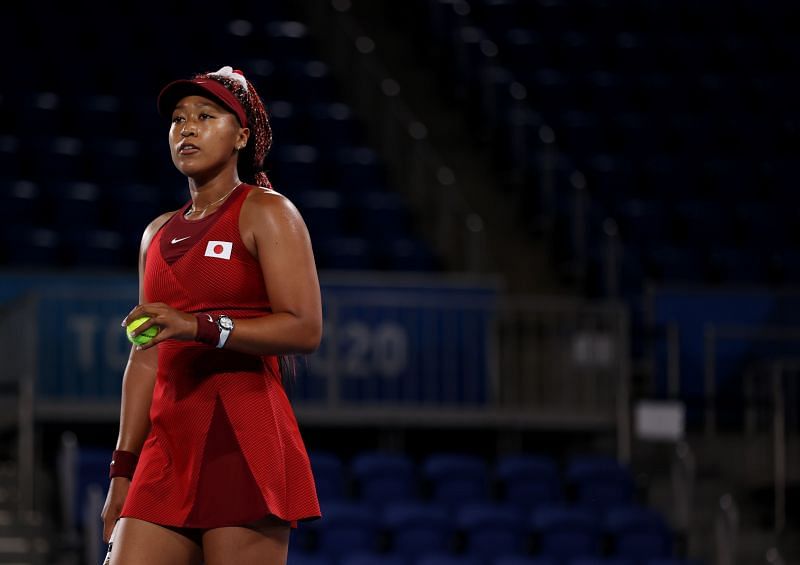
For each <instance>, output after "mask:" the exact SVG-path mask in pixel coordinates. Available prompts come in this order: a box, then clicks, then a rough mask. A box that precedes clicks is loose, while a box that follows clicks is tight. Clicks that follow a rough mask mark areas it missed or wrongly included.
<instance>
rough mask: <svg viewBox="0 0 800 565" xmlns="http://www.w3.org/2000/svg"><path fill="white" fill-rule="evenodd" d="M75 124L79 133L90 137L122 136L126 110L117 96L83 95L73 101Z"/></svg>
mask: <svg viewBox="0 0 800 565" xmlns="http://www.w3.org/2000/svg"><path fill="white" fill-rule="evenodd" d="M74 105H75V122H76V125H77V126H78V127H79V128H80V131H84V132H88V133H89V134H90V135H93V136H94V135H98V136H99V135H122V134H123V129H124V124H125V121H124V120H123V115H124V113H125V110H126V108H125V107H124V106H123V102H122V100H121V99H120V98H119V97H118V96H114V95H111V94H85V93H83V94H82V95H79V96H77V97H76V98H75V100H74Z"/></svg>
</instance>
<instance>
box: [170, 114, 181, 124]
mask: <svg viewBox="0 0 800 565" xmlns="http://www.w3.org/2000/svg"><path fill="white" fill-rule="evenodd" d="M182 121H183V116H174V117H173V118H172V123H173V124H177V123H178V122H182Z"/></svg>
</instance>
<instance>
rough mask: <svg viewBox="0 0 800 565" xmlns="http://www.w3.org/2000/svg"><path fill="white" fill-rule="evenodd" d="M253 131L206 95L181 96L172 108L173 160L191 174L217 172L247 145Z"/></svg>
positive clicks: (171, 151)
mask: <svg viewBox="0 0 800 565" xmlns="http://www.w3.org/2000/svg"><path fill="white" fill-rule="evenodd" d="M249 134H250V130H249V129H247V128H243V127H241V126H240V125H239V121H238V120H237V119H236V116H235V115H234V114H232V113H231V112H229V111H228V110H227V109H225V108H223V107H222V106H220V105H219V104H217V103H216V102H214V101H213V100H211V99H209V98H206V97H204V96H195V95H193V96H186V97H184V98H181V99H180V100H179V101H178V103H177V104H176V105H175V109H174V110H173V111H172V126H171V127H170V129H169V145H170V153H171V154H172V162H173V163H175V166H176V167H177V168H178V170H179V171H180V172H182V173H183V174H184V175H186V176H188V177H195V176H204V175H207V174H212V175H213V174H215V173H217V172H219V171H221V170H222V169H224V168H225V167H226V166H228V165H229V164H230V163H231V161H233V164H234V166H235V164H236V160H237V149H242V148H243V147H244V146H245V145H246V144H247V138H248V136H249Z"/></svg>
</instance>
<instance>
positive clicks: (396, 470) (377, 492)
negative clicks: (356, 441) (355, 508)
mask: <svg viewBox="0 0 800 565" xmlns="http://www.w3.org/2000/svg"><path fill="white" fill-rule="evenodd" d="M350 471H351V473H352V475H353V477H354V478H355V480H356V483H357V487H358V494H359V497H360V499H361V500H362V501H363V502H367V503H370V504H374V505H380V504H384V503H387V502H394V501H402V500H411V499H414V498H416V496H417V492H416V484H417V483H416V477H415V476H414V463H413V461H411V459H410V458H409V457H407V456H405V455H402V454H399V453H384V452H364V453H359V454H357V455H356V456H355V457H354V458H353V460H352V461H351V462H350Z"/></svg>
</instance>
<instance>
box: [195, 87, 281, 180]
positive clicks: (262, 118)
mask: <svg viewBox="0 0 800 565" xmlns="http://www.w3.org/2000/svg"><path fill="white" fill-rule="evenodd" d="M195 78H206V79H208V78H210V79H213V80H216V81H218V82H220V83H221V84H222V85H223V86H225V88H227V89H228V90H230V91H231V92H232V93H233V95H234V96H236V98H237V100H239V102H240V103H241V104H242V107H244V110H245V112H246V113H247V122H248V126H249V128H250V138H249V139H248V140H247V145H245V146H244V148H243V149H242V150H241V151H240V152H239V164H238V168H239V176H240V177H241V179H242V180H243V181H244V182H246V183H248V184H253V185H256V186H263V187H265V188H272V183H270V181H269V177H267V173H266V172H265V171H264V159H265V158H266V157H267V153H269V150H270V147H272V127H271V126H270V123H269V118H268V117H267V111H266V109H265V108H264V103H263V102H262V101H261V97H260V96H259V95H258V92H256V89H255V87H253V84H252V83H251V82H250V81H246V82H247V88H244V87H243V86H242V85H241V83H240V82H239V81H236V80H231V79H229V78H227V77H225V76H222V75H219V74H216V73H202V74H199V75H196V76H195Z"/></svg>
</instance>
